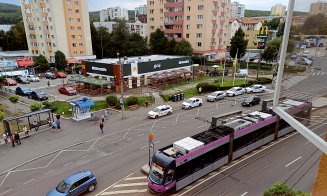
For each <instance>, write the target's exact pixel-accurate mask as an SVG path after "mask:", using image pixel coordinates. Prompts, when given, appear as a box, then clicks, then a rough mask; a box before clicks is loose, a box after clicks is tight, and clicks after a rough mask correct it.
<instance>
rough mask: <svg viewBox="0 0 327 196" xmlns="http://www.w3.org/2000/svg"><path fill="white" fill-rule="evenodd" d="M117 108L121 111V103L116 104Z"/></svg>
mask: <svg viewBox="0 0 327 196" xmlns="http://www.w3.org/2000/svg"><path fill="white" fill-rule="evenodd" d="M115 108H116V109H117V110H121V107H120V103H119V102H117V103H116V105H115Z"/></svg>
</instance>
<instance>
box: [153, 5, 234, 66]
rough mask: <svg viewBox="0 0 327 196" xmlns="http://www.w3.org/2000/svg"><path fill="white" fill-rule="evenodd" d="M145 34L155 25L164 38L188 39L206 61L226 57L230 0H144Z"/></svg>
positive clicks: (195, 50)
mask: <svg viewBox="0 0 327 196" xmlns="http://www.w3.org/2000/svg"><path fill="white" fill-rule="evenodd" d="M147 5H148V8H147V16H148V34H149V35H150V34H151V33H152V32H154V31H155V30H156V29H157V28H159V29H162V30H164V32H165V35H166V37H168V38H169V39H175V40H176V41H181V40H182V39H186V40H188V41H189V42H190V43H191V44H192V47H193V50H194V53H195V54H201V55H203V56H205V57H206V58H207V59H208V60H216V59H221V58H224V57H225V52H226V47H227V39H228V37H227V30H228V23H229V15H230V14H229V12H230V0H205V1H189V0H147Z"/></svg>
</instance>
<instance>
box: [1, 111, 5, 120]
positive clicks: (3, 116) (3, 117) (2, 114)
mask: <svg viewBox="0 0 327 196" xmlns="http://www.w3.org/2000/svg"><path fill="white" fill-rule="evenodd" d="M5 118H6V114H5V113H4V112H0V120H3V119H5Z"/></svg>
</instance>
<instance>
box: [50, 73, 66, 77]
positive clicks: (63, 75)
mask: <svg viewBox="0 0 327 196" xmlns="http://www.w3.org/2000/svg"><path fill="white" fill-rule="evenodd" d="M53 74H54V75H55V76H56V77H57V78H66V77H67V74H65V73H64V72H53Z"/></svg>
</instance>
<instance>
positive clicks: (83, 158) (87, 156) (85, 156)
mask: <svg viewBox="0 0 327 196" xmlns="http://www.w3.org/2000/svg"><path fill="white" fill-rule="evenodd" d="M88 156H90V155H88V154H87V155H84V156H82V157H81V159H84V158H86V157H88Z"/></svg>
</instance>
